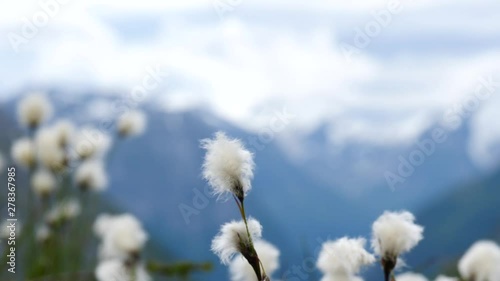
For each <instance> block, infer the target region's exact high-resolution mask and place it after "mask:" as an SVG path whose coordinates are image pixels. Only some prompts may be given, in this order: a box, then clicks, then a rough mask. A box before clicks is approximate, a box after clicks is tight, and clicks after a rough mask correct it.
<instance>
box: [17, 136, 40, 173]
mask: <svg viewBox="0 0 500 281" xmlns="http://www.w3.org/2000/svg"><path fill="white" fill-rule="evenodd" d="M11 156H12V160H14V162H15V163H16V164H18V165H21V166H23V167H26V168H33V167H34V166H35V164H36V149H35V144H34V143H33V141H32V140H31V139H29V138H21V139H18V140H16V141H15V142H14V143H13V144H12V148H11Z"/></svg>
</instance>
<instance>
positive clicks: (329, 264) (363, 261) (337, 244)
mask: <svg viewBox="0 0 500 281" xmlns="http://www.w3.org/2000/svg"><path fill="white" fill-rule="evenodd" d="M365 244H366V240H365V239H363V238H355V239H353V238H347V237H343V238H340V239H337V240H336V241H328V242H325V243H323V246H322V247H321V252H320V253H319V257H318V262H317V266H318V268H319V269H320V270H321V271H322V272H323V273H324V274H330V275H348V276H350V275H357V274H358V273H359V271H360V270H361V267H362V266H365V265H370V264H372V263H374V262H375V257H374V256H373V255H372V254H370V253H368V252H367V251H366V250H365Z"/></svg>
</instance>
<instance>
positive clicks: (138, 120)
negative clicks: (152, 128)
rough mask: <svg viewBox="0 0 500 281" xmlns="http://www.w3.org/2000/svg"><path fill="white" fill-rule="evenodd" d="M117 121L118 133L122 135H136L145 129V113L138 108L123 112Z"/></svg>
mask: <svg viewBox="0 0 500 281" xmlns="http://www.w3.org/2000/svg"><path fill="white" fill-rule="evenodd" d="M117 122H118V123H117V129H118V134H119V135H120V136H122V137H131V136H138V135H141V134H142V133H144V130H145V129H146V115H145V114H144V113H143V112H142V111H139V110H130V111H127V112H125V113H123V114H122V115H121V116H120V117H119V118H118V121H117Z"/></svg>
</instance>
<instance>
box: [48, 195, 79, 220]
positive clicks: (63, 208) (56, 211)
mask: <svg viewBox="0 0 500 281" xmlns="http://www.w3.org/2000/svg"><path fill="white" fill-rule="evenodd" d="M81 212H82V208H81V205H80V203H79V202H78V200H76V199H65V200H63V201H61V202H59V203H57V204H56V205H55V206H53V207H52V208H51V209H50V210H49V211H48V212H47V214H46V215H45V222H46V223H47V224H48V225H50V226H59V225H61V224H64V223H66V222H68V221H70V220H72V219H74V218H76V217H77V216H79V215H80V214H81Z"/></svg>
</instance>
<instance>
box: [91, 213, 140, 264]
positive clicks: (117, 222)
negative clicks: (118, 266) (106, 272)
mask: <svg viewBox="0 0 500 281" xmlns="http://www.w3.org/2000/svg"><path fill="white" fill-rule="evenodd" d="M106 220H107V222H108V225H107V229H104V228H102V227H101V226H102V225H101V226H98V225H96V224H95V225H94V229H98V231H97V232H98V233H97V234H100V232H101V231H104V232H105V233H104V236H102V244H101V246H100V250H99V251H100V253H99V255H100V258H101V259H113V258H115V259H126V258H127V257H129V256H131V255H136V254H139V253H140V251H141V250H142V248H143V247H144V244H145V243H146V241H147V240H148V235H147V233H146V232H145V231H144V229H143V228H142V224H141V223H140V221H139V220H137V219H136V218H135V217H134V216H132V215H130V214H123V215H117V216H111V217H108V218H106ZM102 222H103V221H102V220H101V221H99V220H98V221H96V223H102Z"/></svg>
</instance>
